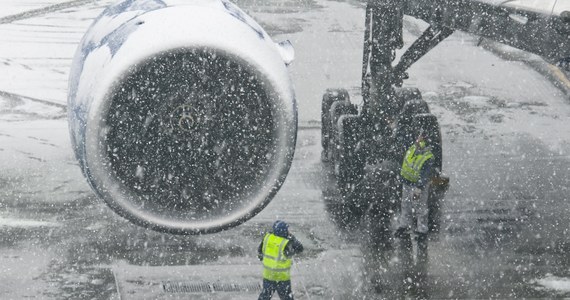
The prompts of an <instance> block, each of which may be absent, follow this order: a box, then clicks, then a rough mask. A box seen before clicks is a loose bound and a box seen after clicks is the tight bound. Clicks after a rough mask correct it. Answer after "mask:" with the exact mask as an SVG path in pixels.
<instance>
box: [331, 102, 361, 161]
mask: <svg viewBox="0 0 570 300" xmlns="http://www.w3.org/2000/svg"><path fill="white" fill-rule="evenodd" d="M357 113H358V111H357V109H356V106H355V105H353V104H351V103H350V102H348V101H334V102H333V104H332V105H331V108H330V115H329V118H330V124H331V125H330V130H329V136H328V138H329V140H328V144H327V148H326V149H327V150H326V152H327V154H328V158H329V159H330V160H332V162H333V165H334V160H335V159H336V158H337V157H338V154H337V152H338V149H339V148H341V147H342V145H340V144H339V139H340V135H339V125H338V119H339V118H340V117H341V116H342V115H355V114H357Z"/></svg>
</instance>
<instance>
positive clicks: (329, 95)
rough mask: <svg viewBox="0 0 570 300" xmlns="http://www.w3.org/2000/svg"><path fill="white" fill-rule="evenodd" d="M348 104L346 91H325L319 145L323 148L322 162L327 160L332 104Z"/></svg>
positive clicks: (348, 98)
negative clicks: (339, 102)
mask: <svg viewBox="0 0 570 300" xmlns="http://www.w3.org/2000/svg"><path fill="white" fill-rule="evenodd" d="M336 101H341V102H350V97H349V95H348V91H347V90H345V89H327V90H326V92H325V94H324V95H323V99H322V102H321V145H322V146H323V154H322V159H323V161H327V160H328V149H329V140H330V133H331V126H332V122H331V119H330V115H331V114H330V109H331V106H332V104H333V103H334V102H336Z"/></svg>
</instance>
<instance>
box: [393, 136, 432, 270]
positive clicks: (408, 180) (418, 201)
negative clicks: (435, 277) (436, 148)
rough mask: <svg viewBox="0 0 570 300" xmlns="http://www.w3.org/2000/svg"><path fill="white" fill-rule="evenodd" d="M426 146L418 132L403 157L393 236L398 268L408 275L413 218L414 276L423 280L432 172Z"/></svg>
mask: <svg viewBox="0 0 570 300" xmlns="http://www.w3.org/2000/svg"><path fill="white" fill-rule="evenodd" d="M429 142H430V140H429V139H426V136H425V133H424V132H423V130H420V134H419V135H418V137H417V139H416V141H415V143H414V144H413V145H412V146H411V147H410V148H409V149H408V151H407V152H406V154H405V155H404V161H403V163H402V170H401V172H400V175H401V180H402V202H401V212H400V222H399V223H400V224H399V226H398V229H397V231H396V234H395V235H396V237H397V238H399V239H400V248H401V255H402V264H403V266H404V267H405V268H406V269H407V271H408V272H409V270H410V269H411V266H412V264H413V258H412V240H411V236H410V231H411V229H412V228H413V220H414V217H415V218H416V221H417V222H416V226H415V234H416V240H417V244H418V248H417V257H416V258H417V267H418V275H420V276H421V275H424V276H423V278H424V279H425V271H426V268H427V263H428V253H427V235H428V214H429V208H428V198H429V193H430V184H431V177H432V175H433V169H434V166H433V165H434V158H433V153H432V152H431V146H430V145H429ZM408 274H409V273H408Z"/></svg>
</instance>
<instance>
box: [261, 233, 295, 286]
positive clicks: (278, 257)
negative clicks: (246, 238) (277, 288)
mask: <svg viewBox="0 0 570 300" xmlns="http://www.w3.org/2000/svg"><path fill="white" fill-rule="evenodd" d="M287 243H289V240H288V239H286V238H282V237H280V236H276V235H274V234H273V233H266V234H265V236H264V237H263V248H262V253H263V279H267V280H271V281H287V280H291V273H290V270H291V259H288V258H287V257H285V247H286V246H287Z"/></svg>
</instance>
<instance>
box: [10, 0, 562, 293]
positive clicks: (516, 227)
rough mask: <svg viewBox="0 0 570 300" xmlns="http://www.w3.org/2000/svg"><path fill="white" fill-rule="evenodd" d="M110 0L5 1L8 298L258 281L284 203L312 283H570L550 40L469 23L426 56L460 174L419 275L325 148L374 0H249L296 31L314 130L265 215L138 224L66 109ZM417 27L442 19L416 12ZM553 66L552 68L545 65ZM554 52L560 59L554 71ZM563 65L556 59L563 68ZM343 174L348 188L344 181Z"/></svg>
mask: <svg viewBox="0 0 570 300" xmlns="http://www.w3.org/2000/svg"><path fill="white" fill-rule="evenodd" d="M109 3H111V2H110V1H70V2H64V1H56V0H53V1H49V0H40V1H32V0H5V1H3V2H2V3H0V169H1V170H2V172H0V173H1V174H0V236H1V238H0V298H2V299H24V298H31V299H252V298H256V296H257V294H258V293H259V289H260V284H261V264H260V262H259V261H258V260H257V255H256V251H257V246H258V244H259V242H260V241H261V236H262V233H263V232H264V231H266V230H268V229H269V228H270V226H271V224H272V223H273V222H274V221H275V220H276V219H281V220H286V221H288V222H289V223H290V224H291V231H292V233H293V234H295V236H296V237H297V238H298V239H299V240H300V241H301V242H302V243H303V244H304V245H305V249H306V250H305V252H304V253H303V254H302V255H299V256H298V257H296V258H295V260H294V266H295V267H294V269H293V289H294V294H295V298H296V299H378V298H390V299H392V298H435V299H442V298H453V299H457V298H460V299H473V298H557V297H569V296H570V260H569V257H570V256H569V255H568V253H570V243H569V241H568V238H567V237H568V234H569V232H568V230H569V228H570V227H569V225H570V224H569V222H570V221H569V220H568V218H567V216H568V213H569V210H570V202H569V201H568V200H569V199H568V197H569V196H568V195H569V193H568V187H569V186H570V184H569V183H570V174H569V172H570V171H569V170H570V156H569V153H568V149H570V148H569V147H568V146H569V145H570V137H569V136H568V134H567V128H568V120H569V119H570V118H569V117H570V102H569V97H570V96H569V94H567V90H568V88H569V85H568V78H567V77H566V75H565V73H564V72H563V71H561V70H559V69H558V68H556V67H554V66H551V65H548V64H546V63H545V62H543V61H541V60H540V59H539V58H537V57H534V56H529V55H526V54H523V53H520V52H518V51H517V50H514V49H508V48H503V47H499V46H497V45H494V44H492V43H489V44H488V45H487V46H485V47H480V46H478V42H479V41H478V38H477V37H474V36H470V35H467V34H463V33H455V34H454V35H452V36H451V37H450V38H448V39H447V40H446V41H445V42H443V43H442V44H441V45H440V46H438V47H437V48H436V49H434V50H433V51H432V52H430V53H429V54H428V55H426V57H424V58H423V59H422V60H421V61H420V62H418V63H417V64H415V65H414V66H413V67H412V68H411V69H410V79H409V80H407V81H406V83H405V84H406V85H407V86H416V87H418V88H419V89H420V90H421V91H422V94H423V97H424V99H425V100H426V101H427V102H428V104H429V105H430V108H431V110H432V112H433V113H434V114H435V115H436V116H438V118H439V120H440V123H441V126H442V134H443V140H444V145H443V149H444V167H443V170H444V173H446V175H448V176H449V177H450V178H451V187H450V190H449V191H448V193H447V195H446V200H445V202H444V206H443V208H442V216H443V219H442V220H443V221H442V225H443V226H442V230H441V231H440V233H439V234H438V235H437V236H433V237H432V239H431V240H430V242H429V247H430V257H429V275H428V277H427V285H426V286H425V287H423V288H422V289H421V290H417V289H409V288H407V286H408V285H407V284H405V280H406V278H403V277H402V274H401V269H400V268H399V259H398V257H397V254H395V253H391V252H386V253H377V250H375V249H371V247H370V245H368V244H367V243H366V240H367V238H366V237H367V234H368V233H367V232H366V231H365V230H363V229H362V228H358V227H357V228H348V229H347V228H345V227H343V226H342V225H341V224H339V223H338V222H337V219H336V218H335V216H336V215H338V205H336V204H337V203H338V201H339V199H338V196H337V195H336V194H335V192H334V185H332V183H331V182H330V174H328V173H327V172H328V171H327V169H326V168H324V167H323V164H322V163H321V161H320V151H321V146H320V145H321V142H320V128H319V126H320V124H319V120H320V105H321V104H320V99H321V96H322V93H323V92H324V90H325V89H326V88H329V87H343V88H347V89H348V90H349V92H350V94H351V97H352V99H353V102H354V103H359V101H361V100H360V99H361V96H360V94H359V93H360V92H359V89H360V62H361V56H362V48H361V47H362V44H361V43H362V42H361V41H362V37H363V25H364V9H363V5H362V3H360V2H357V1H304V2H301V3H299V2H298V1H296V2H293V1H277V0H275V1H273V0H265V1H262V2H256V1H247V0H243V1H238V2H237V4H238V5H240V6H241V7H242V8H244V9H245V10H246V11H248V12H249V13H251V15H252V16H253V17H254V18H255V19H256V20H258V21H259V22H260V23H261V24H262V26H264V27H265V28H266V30H268V32H269V33H270V34H271V35H272V36H273V37H274V39H275V40H276V41H280V40H284V39H289V40H291V42H292V43H293V45H294V46H295V50H296V55H297V56H296V60H295V61H294V63H293V64H292V65H291V66H290V71H291V77H292V79H293V81H294V83H295V86H296V92H297V98H298V102H299V118H300V130H299V133H298V143H297V149H296V153H295V159H294V162H293V166H292V169H291V171H290V173H289V176H288V178H287V181H286V182H285V184H284V186H283V187H282V188H281V190H280V191H279V193H278V194H277V196H276V198H275V199H274V200H273V201H272V202H271V204H270V205H269V206H268V207H267V208H266V209H265V210H263V211H262V212H261V213H260V214H259V215H257V216H256V217H254V218H253V219H251V220H250V221H248V222H246V223H245V224H242V225H240V226H238V227H236V228H233V229H230V230H227V231H224V232H221V233H217V234H211V235H203V236H176V235H169V234H162V233H158V232H154V231H151V230H147V229H143V228H140V227H137V226H135V225H133V224H131V223H129V222H128V221H126V220H124V219H122V218H121V217H119V216H118V215H116V214H115V213H114V212H112V211H111V210H110V209H109V208H108V207H107V206H106V205H105V204H104V203H103V202H102V201H101V200H99V199H97V197H96V196H95V195H94V193H93V192H92V191H91V189H90V188H89V187H88V185H87V184H86V182H85V180H84V179H83V177H82V175H81V172H80V170H79V167H78V165H77V162H76V161H75V158H74V156H73V153H72V150H71V147H70V142H69V137H68V129H67V121H66V97H67V96H66V93H67V79H68V78H67V76H68V72H69V67H70V63H71V58H72V56H73V54H74V51H75V48H76V47H77V44H78V42H79V40H80V39H81V36H82V34H83V33H84V32H85V30H86V28H87V27H88V26H89V24H90V23H91V22H92V20H93V18H95V17H96V16H97V14H98V13H100V12H101V11H102V9H103V8H104V7H105V6H106V5H107V4H109ZM405 26H406V32H405V39H406V44H409V43H410V42H411V40H412V38H413V37H414V36H417V34H418V33H419V32H420V31H421V29H422V28H423V27H425V24H422V23H421V22H418V21H416V20H413V19H408V18H407V19H406V21H405ZM545 70H546V71H545ZM548 70H550V71H548ZM549 72H550V73H549ZM331 191H332V192H331Z"/></svg>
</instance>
